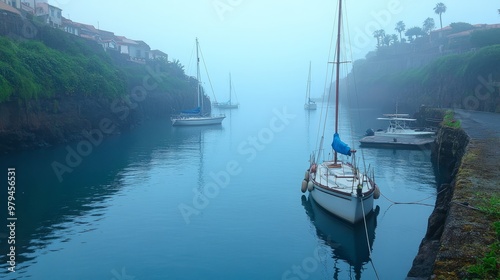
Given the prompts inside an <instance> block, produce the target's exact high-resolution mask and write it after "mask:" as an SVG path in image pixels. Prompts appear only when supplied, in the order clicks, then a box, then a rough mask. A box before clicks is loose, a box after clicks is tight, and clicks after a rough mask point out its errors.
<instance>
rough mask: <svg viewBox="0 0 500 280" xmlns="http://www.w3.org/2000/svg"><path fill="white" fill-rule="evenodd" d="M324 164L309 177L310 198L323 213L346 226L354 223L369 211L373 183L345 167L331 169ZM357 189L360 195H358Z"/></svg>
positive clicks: (329, 165)
mask: <svg viewBox="0 0 500 280" xmlns="http://www.w3.org/2000/svg"><path fill="white" fill-rule="evenodd" d="M332 164H333V163H332V162H324V163H322V164H320V165H319V166H318V167H317V171H316V172H315V173H311V174H310V178H311V182H312V184H313V188H312V190H311V195H312V197H313V198H314V200H315V201H316V202H317V203H318V204H319V205H320V206H321V207H322V208H324V209H325V210H326V211H328V212H330V213H331V214H333V215H335V216H337V217H339V218H341V219H343V220H345V221H347V222H350V223H357V222H359V221H361V220H362V219H363V217H365V216H366V215H368V214H369V213H370V212H371V211H372V210H373V200H374V191H375V189H376V188H377V187H376V186H375V184H374V183H373V182H372V181H371V180H370V179H368V178H367V177H366V176H364V175H363V174H357V175H355V173H354V172H353V170H351V166H350V165H349V164H346V163H343V164H341V167H332ZM358 186H361V196H359V195H358V190H357V188H358Z"/></svg>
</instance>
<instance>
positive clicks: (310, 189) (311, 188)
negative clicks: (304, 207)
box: [307, 181, 314, 192]
mask: <svg viewBox="0 0 500 280" xmlns="http://www.w3.org/2000/svg"><path fill="white" fill-rule="evenodd" d="M313 188H314V185H313V182H311V181H309V182H308V183H307V190H308V191H310V192H312V190H313Z"/></svg>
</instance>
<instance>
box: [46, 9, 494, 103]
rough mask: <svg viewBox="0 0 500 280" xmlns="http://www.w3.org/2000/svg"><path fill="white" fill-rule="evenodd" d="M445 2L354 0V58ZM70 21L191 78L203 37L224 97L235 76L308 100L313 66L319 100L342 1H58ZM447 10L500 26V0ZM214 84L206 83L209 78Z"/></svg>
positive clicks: (242, 88)
mask: <svg viewBox="0 0 500 280" xmlns="http://www.w3.org/2000/svg"><path fill="white" fill-rule="evenodd" d="M437 2H440V1H438V0H432V1H431V0H421V1H410V0H383V1H362V0H350V1H347V8H348V10H347V17H348V24H349V30H350V37H351V45H352V48H353V52H352V54H353V59H359V58H363V57H364V56H365V55H366V53H367V52H369V51H370V50H374V49H375V47H376V39H375V38H374V37H373V35H372V34H373V31H374V30H376V29H384V30H385V31H386V33H388V34H393V33H396V31H395V30H394V27H395V25H396V22H398V21H400V20H402V21H403V22H404V23H405V24H406V27H407V29H408V28H410V27H413V26H422V23H423V21H424V20H425V19H426V18H427V17H432V18H433V19H434V20H435V23H436V28H439V16H438V15H437V14H435V13H434V11H433V8H434V7H435V5H436V3H437ZM49 3H51V4H52V5H54V6H57V7H59V8H61V9H62V10H63V12H62V13H63V16H64V17H66V18H69V19H71V20H73V21H76V22H81V23H87V24H92V25H94V26H95V27H96V28H97V27H98V28H99V29H102V30H107V31H112V32H114V33H115V35H120V36H126V37H127V38H130V39H133V40H142V41H145V42H146V43H148V44H149V45H150V47H151V48H152V49H159V50H161V51H163V52H165V53H167V54H168V55H169V60H173V59H178V60H180V62H181V63H182V64H183V65H185V69H186V72H187V74H189V75H195V69H194V68H195V67H194V65H193V63H191V64H190V61H191V62H194V61H195V60H194V58H193V56H192V55H193V49H194V42H195V38H196V37H198V38H199V41H200V45H201V49H202V52H203V54H204V58H205V62H206V65H207V68H208V71H209V75H210V79H211V81H212V84H213V87H214V89H215V94H216V96H217V97H218V98H219V99H224V97H225V96H226V94H227V91H228V73H229V72H231V73H232V77H233V78H232V80H233V84H234V86H235V88H236V92H237V94H238V96H239V97H240V99H245V96H248V97H254V96H256V95H263V96H265V95H270V94H275V95H281V96H289V97H290V96H297V97H298V98H299V97H302V96H303V95H304V93H305V87H306V82H307V74H308V65H309V61H311V62H312V90H311V92H312V95H313V96H314V95H319V94H320V93H321V92H322V91H323V87H324V80H325V78H324V77H325V72H326V65H327V63H326V62H327V60H328V52H329V45H330V38H331V34H332V28H333V24H334V20H335V11H336V5H337V1H331V0H329V1H327V0H316V1H304V0H297V1H284V0H278V1H263V0H253V1H248V0H205V1H202V0H182V1H181V0H178V1H173V0H167V1H158V0H156V1H155V0H149V1H140V2H137V1H133V2H124V1H115V0H109V1H97V0H86V1H76V0H50V1H49ZM443 3H444V4H445V5H446V6H447V11H446V12H445V13H444V14H443V15H442V19H443V26H446V25H448V24H450V23H452V22H468V23H471V24H477V23H489V24H491V23H497V22H500V15H499V14H498V11H497V9H499V8H500V4H499V3H498V1H496V0H495V1H494V0H483V1H481V4H478V2H469V1H460V3H459V4H458V3H456V1H443ZM203 80H204V82H207V79H206V78H203Z"/></svg>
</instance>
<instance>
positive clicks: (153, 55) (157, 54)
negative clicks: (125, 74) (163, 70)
mask: <svg viewBox="0 0 500 280" xmlns="http://www.w3.org/2000/svg"><path fill="white" fill-rule="evenodd" d="M149 59H151V60H155V59H165V60H168V54H166V53H164V52H162V51H160V50H151V51H150V52H149Z"/></svg>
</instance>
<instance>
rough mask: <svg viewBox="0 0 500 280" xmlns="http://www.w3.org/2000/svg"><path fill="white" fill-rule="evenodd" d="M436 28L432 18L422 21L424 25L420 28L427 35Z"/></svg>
mask: <svg viewBox="0 0 500 280" xmlns="http://www.w3.org/2000/svg"><path fill="white" fill-rule="evenodd" d="M434 28H436V24H435V23H434V19H433V18H430V17H429V18H427V19H426V20H425V21H424V25H423V26H422V30H423V31H424V32H425V33H427V34H430V33H431V31H432V30H433V29H434Z"/></svg>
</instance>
